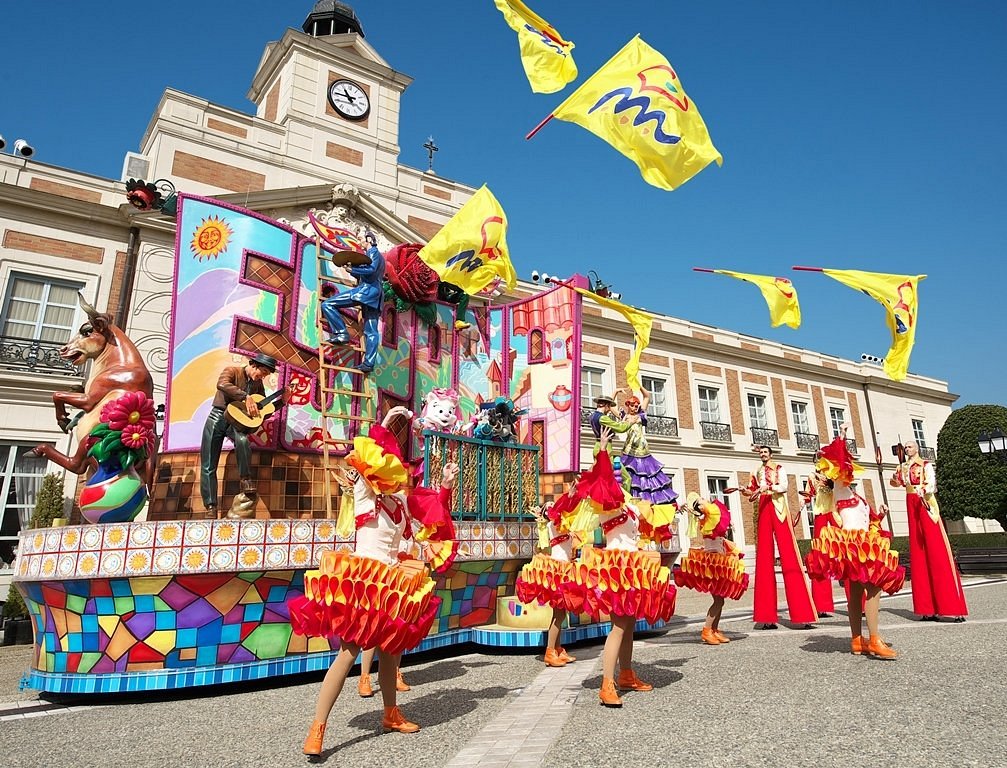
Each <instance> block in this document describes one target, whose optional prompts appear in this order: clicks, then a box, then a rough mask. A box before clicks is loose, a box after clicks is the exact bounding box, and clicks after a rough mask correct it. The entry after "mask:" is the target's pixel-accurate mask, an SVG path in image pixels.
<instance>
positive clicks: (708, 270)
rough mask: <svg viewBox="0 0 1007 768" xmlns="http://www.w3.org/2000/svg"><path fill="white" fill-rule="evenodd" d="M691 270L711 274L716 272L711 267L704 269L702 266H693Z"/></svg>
mask: <svg viewBox="0 0 1007 768" xmlns="http://www.w3.org/2000/svg"><path fill="white" fill-rule="evenodd" d="M692 271H693V272H709V273H710V274H711V275H715V274H717V272H716V270H713V269H706V268H704V267H693V268H692Z"/></svg>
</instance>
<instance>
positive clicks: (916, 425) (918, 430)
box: [909, 418, 927, 448]
mask: <svg viewBox="0 0 1007 768" xmlns="http://www.w3.org/2000/svg"><path fill="white" fill-rule="evenodd" d="M909 423H910V424H912V428H913V440H915V441H916V444H917V445H918V446H919V447H920V448H926V447H927V435H926V432H925V430H924V427H925V424H924V421H923V419H922V418H920V419H916V418H911V419H910V420H909Z"/></svg>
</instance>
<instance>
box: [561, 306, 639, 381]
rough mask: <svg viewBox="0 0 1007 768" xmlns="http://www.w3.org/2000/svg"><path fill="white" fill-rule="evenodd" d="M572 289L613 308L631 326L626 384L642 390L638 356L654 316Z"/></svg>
mask: <svg viewBox="0 0 1007 768" xmlns="http://www.w3.org/2000/svg"><path fill="white" fill-rule="evenodd" d="M573 289H574V290H575V291H577V293H579V294H582V295H583V296H588V297H590V298H592V299H594V300H595V301H597V302H598V303H599V304H601V305H602V306H603V307H608V308H609V309H614V310H615V311H616V312H618V313H620V314H621V315H622V316H623V317H625V318H626V319H627V320H628V321H629V324H630V325H632V326H633V341H634V345H633V354H632V355H630V357H629V361H628V362H627V363H626V369H625V370H626V384H627V386H629V388H630V389H635V390H637V391H643V386H642V385H641V383H640V358H641V357H642V356H643V350H645V349H646V348H647V347H648V346H649V345H650V331H651V328H653V326H654V318H653V317H652V316H651V315H649V314H647V313H646V312H643V311H641V310H639V309H637V308H636V307H631V306H629V305H628V304H623V303H622V302H621V301H616V300H615V299H608V298H603V297H601V296H599V295H598V294H597V293H592V292H591V291H586V290H584V289H583V288H577V287H576V286H573Z"/></svg>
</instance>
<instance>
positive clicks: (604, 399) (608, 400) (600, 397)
mask: <svg viewBox="0 0 1007 768" xmlns="http://www.w3.org/2000/svg"><path fill="white" fill-rule="evenodd" d="M602 403H608V404H609V405H615V398H614V397H609V396H608V395H598V397H596V398H595V399H594V404H595V405H601V404H602Z"/></svg>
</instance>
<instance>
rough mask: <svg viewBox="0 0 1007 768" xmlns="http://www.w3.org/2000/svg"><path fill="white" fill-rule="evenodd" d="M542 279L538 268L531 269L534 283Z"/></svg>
mask: <svg viewBox="0 0 1007 768" xmlns="http://www.w3.org/2000/svg"><path fill="white" fill-rule="evenodd" d="M541 280H542V275H540V274H539V273H538V270H537V269H533V270H532V271H531V281H532V282H533V283H537V282H540V281H541Z"/></svg>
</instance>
